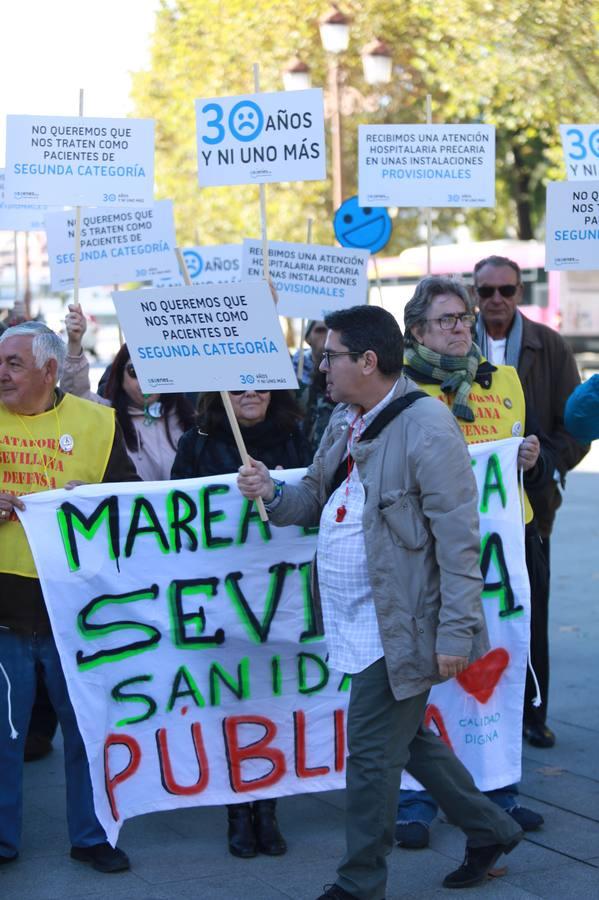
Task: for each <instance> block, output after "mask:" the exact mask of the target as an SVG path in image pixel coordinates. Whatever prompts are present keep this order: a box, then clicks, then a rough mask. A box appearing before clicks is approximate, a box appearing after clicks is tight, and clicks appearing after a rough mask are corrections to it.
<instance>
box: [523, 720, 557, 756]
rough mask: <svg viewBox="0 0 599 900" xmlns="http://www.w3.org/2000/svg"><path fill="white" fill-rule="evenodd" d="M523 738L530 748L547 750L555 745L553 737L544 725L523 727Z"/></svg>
mask: <svg viewBox="0 0 599 900" xmlns="http://www.w3.org/2000/svg"><path fill="white" fill-rule="evenodd" d="M524 737H525V739H526V740H527V741H528V743H529V744H530V746H531V747H542V748H543V749H545V750H546V749H547V748H548V747H553V746H554V744H555V735H554V733H553V732H552V730H551V728H547V726H546V725H525V726H524Z"/></svg>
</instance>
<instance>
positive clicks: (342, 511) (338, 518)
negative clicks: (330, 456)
mask: <svg viewBox="0 0 599 900" xmlns="http://www.w3.org/2000/svg"><path fill="white" fill-rule="evenodd" d="M360 418H361V415H360V413H356V417H355V419H354V421H353V422H352V423H351V425H350V426H349V433H348V435H347V478H346V479H345V500H344V501H343V503H342V504H341V506H338V507H337V513H336V515H335V522H343V520H344V519H345V516H346V514H347V502H348V500H349V482H350V479H351V473H352V470H353V468H354V465H355V460H354V458H353V456H352V455H351V449H352V446H353V443H354V441H359V440H360V435H361V434H362V430H363V428H364V419H363V418H362V421H361V422H360V427H359V429H358V433H357V434H356V437H355V438H354V437H353V434H354V427H355V424H356V422H357V421H358V419H360Z"/></svg>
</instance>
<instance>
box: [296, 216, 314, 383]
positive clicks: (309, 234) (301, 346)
mask: <svg viewBox="0 0 599 900" xmlns="http://www.w3.org/2000/svg"><path fill="white" fill-rule="evenodd" d="M311 243H312V219H308V227H307V233H306V244H311ZM305 340H306V319H302V324H301V327H300V341H299V359H298V363H297V380H298V381H299V383H300V384H301V382H302V375H303V374H304V341H305Z"/></svg>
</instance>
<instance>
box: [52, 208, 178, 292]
mask: <svg viewBox="0 0 599 900" xmlns="http://www.w3.org/2000/svg"><path fill="white" fill-rule="evenodd" d="M46 234H47V236H48V260H49V263H50V275H51V287H52V290H53V291H64V290H70V289H71V288H72V287H73V284H74V267H75V213H74V212H73V211H72V210H71V211H67V212H51V213H47V214H46ZM176 243H177V242H176V238H175V223H174V220H173V204H172V202H171V201H170V200H159V201H158V202H157V203H154V204H153V205H152V206H145V207H135V208H129V207H125V208H121V209H106V208H104V209H85V210H84V212H83V215H82V217H81V253H80V268H79V285H80V287H93V286H96V285H101V284H120V283H121V282H123V281H146V280H147V281H149V280H150V279H151V278H154V277H161V275H162V274H163V273H167V272H169V271H170V267H171V265H172V256H173V252H174V248H175V247H176Z"/></svg>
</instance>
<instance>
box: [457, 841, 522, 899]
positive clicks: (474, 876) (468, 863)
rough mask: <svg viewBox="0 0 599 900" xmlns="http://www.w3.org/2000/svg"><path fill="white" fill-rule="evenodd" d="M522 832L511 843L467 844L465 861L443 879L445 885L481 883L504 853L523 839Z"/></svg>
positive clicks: (458, 886)
mask: <svg viewBox="0 0 599 900" xmlns="http://www.w3.org/2000/svg"><path fill="white" fill-rule="evenodd" d="M522 837H523V835H522V832H520V834H519V835H518V836H517V837H515V838H514V840H513V841H510V843H509V844H491V845H490V846H488V847H469V846H468V845H467V844H466V855H465V857H464V862H463V863H462V865H461V866H460V868H459V869H456V870H455V872H450V873H449V875H447V876H446V877H445V878H444V879H443V887H446V888H467V887H474V886H475V885H477V884H481V883H482V882H483V881H484V880H485V878H486V877H487V875H488V874H489V872H490V871H491V869H492V868H493V866H494V865H495V863H496V862H497V860H498V859H499V857H500V856H501V854H502V853H511V852H512V850H513V849H514V847H517V846H518V844H519V843H520V841H521V840H522Z"/></svg>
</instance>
